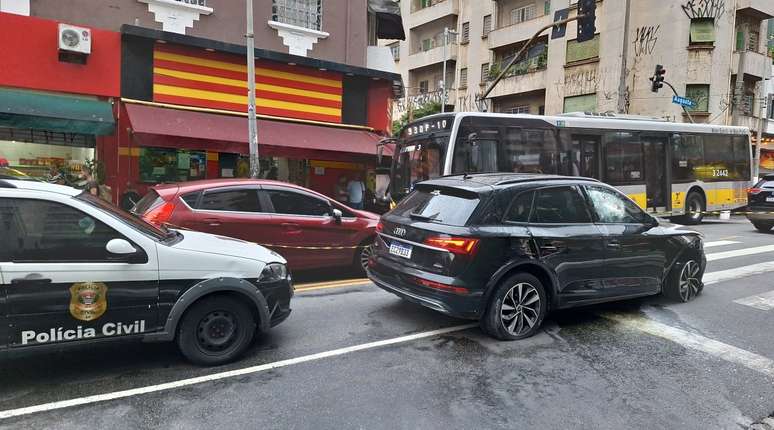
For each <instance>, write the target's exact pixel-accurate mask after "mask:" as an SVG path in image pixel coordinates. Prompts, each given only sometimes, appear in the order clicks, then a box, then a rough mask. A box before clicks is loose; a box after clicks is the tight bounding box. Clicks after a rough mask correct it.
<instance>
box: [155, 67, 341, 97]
mask: <svg viewBox="0 0 774 430" xmlns="http://www.w3.org/2000/svg"><path fill="white" fill-rule="evenodd" d="M153 73H156V74H159V75H164V76H171V77H173V78H180V79H188V80H190V81H198V82H207V83H211V84H220V85H228V86H231V87H237V88H247V82H245V81H240V80H238V79H229V78H221V77H219V76H210V75H200V74H198V73H190V72H181V71H179V70H171V69H165V68H163V67H154V68H153ZM255 89H256V90H263V91H271V92H275V93H282V94H293V95H296V96H304V97H311V98H315V99H323V100H332V101H337V102H340V101H341V95H340V94H329V93H321V92H319V91H310V90H301V89H298V88H290V87H282V86H279V85H269V84H261V83H256V84H255Z"/></svg>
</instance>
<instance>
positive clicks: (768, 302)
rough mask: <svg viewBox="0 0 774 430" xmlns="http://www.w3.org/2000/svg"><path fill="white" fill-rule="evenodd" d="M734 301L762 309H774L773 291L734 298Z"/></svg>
mask: <svg viewBox="0 0 774 430" xmlns="http://www.w3.org/2000/svg"><path fill="white" fill-rule="evenodd" d="M734 303H738V304H740V305H744V306H749V307H751V308H755V309H760V310H762V311H770V310H772V309H774V291H769V292H768V293H761V294H756V295H754V296H750V297H744V298H741V299H736V300H734Z"/></svg>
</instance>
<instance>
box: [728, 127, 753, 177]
mask: <svg viewBox="0 0 774 430" xmlns="http://www.w3.org/2000/svg"><path fill="white" fill-rule="evenodd" d="M733 142H734V165H735V169H734V170H735V174H736V176H735V178H734V179H741V180H748V179H750V177H751V175H752V172H750V165H751V164H752V163H751V162H750V159H751V158H752V152H751V150H750V142H749V141H748V139H747V136H734V137H733Z"/></svg>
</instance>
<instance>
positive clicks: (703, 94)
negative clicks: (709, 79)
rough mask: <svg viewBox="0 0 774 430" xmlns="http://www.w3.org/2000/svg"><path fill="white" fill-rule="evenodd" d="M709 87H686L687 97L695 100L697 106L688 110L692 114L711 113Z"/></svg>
mask: <svg viewBox="0 0 774 430" xmlns="http://www.w3.org/2000/svg"><path fill="white" fill-rule="evenodd" d="M709 87H710V86H709V85H705V84H688V85H686V86H685V97H687V98H689V99H691V100H693V102H694V103H696V105H695V106H694V107H692V108H687V109H688V110H689V111H691V112H709Z"/></svg>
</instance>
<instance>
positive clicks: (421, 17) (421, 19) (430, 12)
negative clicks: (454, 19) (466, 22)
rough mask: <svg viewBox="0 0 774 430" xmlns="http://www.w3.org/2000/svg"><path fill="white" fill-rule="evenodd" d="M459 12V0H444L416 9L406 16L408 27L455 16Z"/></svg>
mask: <svg viewBox="0 0 774 430" xmlns="http://www.w3.org/2000/svg"><path fill="white" fill-rule="evenodd" d="M459 13H460V4H459V0H444V1H442V2H440V3H436V4H434V5H432V6H428V7H425V8H422V9H417V10H415V11H413V12H411V14H410V15H409V16H408V27H409V28H416V27H419V26H421V25H425V24H427V23H428V22H433V21H435V20H438V19H441V18H445V17H447V16H450V15H451V16H457V15H459Z"/></svg>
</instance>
